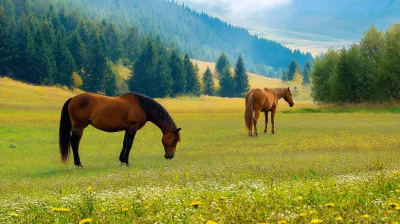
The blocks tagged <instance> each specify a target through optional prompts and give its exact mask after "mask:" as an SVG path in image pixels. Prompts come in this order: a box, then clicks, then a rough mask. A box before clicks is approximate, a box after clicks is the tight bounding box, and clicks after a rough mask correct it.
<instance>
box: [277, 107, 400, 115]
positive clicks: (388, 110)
mask: <svg viewBox="0 0 400 224" xmlns="http://www.w3.org/2000/svg"><path fill="white" fill-rule="evenodd" d="M283 113H285V114H294V113H300V114H306V113H394V114H399V113H400V108H385V109H358V108H330V109H313V108H302V109H294V110H285V111H283Z"/></svg>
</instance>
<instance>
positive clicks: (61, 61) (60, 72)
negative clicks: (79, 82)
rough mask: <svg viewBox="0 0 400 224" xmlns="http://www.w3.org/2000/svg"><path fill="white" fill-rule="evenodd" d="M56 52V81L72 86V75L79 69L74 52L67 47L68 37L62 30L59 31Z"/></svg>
mask: <svg viewBox="0 0 400 224" xmlns="http://www.w3.org/2000/svg"><path fill="white" fill-rule="evenodd" d="M54 54H55V60H56V66H57V76H56V83H59V84H61V85H65V86H70V84H71V75H72V73H73V72H74V71H76V70H77V69H76V66H75V60H74V57H72V54H71V52H70V51H69V49H68V47H67V44H66V38H65V36H64V35H63V33H62V32H60V31H59V32H58V33H57V38H56V46H55V51H54Z"/></svg>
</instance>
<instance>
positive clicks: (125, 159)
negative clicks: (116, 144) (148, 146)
mask: <svg viewBox="0 0 400 224" xmlns="http://www.w3.org/2000/svg"><path fill="white" fill-rule="evenodd" d="M136 131H137V130H136V129H134V128H131V129H129V130H126V131H125V137H124V143H123V146H122V150H121V154H120V155H119V161H121V165H126V166H129V152H130V151H131V148H132V145H133V140H134V139H135V135H136Z"/></svg>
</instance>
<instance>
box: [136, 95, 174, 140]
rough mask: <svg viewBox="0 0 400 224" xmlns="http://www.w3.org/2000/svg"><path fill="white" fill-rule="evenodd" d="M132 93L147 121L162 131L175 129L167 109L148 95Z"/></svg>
mask: <svg viewBox="0 0 400 224" xmlns="http://www.w3.org/2000/svg"><path fill="white" fill-rule="evenodd" d="M132 94H134V95H135V96H136V97H137V99H138V100H139V102H140V105H141V106H142V108H143V110H144V111H145V113H146V115H147V119H148V120H149V121H151V122H153V123H154V124H155V125H157V126H158V127H159V128H160V129H161V130H162V131H163V132H164V133H165V132H167V131H170V132H174V131H175V130H176V125H175V122H174V120H172V118H171V116H170V115H169V113H168V111H167V110H166V109H165V108H164V107H163V106H162V105H161V104H159V103H158V102H157V101H155V100H153V99H152V98H150V97H148V96H145V95H142V94H139V93H132Z"/></svg>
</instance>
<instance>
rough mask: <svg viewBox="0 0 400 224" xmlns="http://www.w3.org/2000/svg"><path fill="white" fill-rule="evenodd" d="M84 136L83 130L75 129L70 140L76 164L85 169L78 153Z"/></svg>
mask: <svg viewBox="0 0 400 224" xmlns="http://www.w3.org/2000/svg"><path fill="white" fill-rule="evenodd" d="M82 135H83V129H79V128H74V129H73V130H72V135H71V137H70V138H69V140H70V141H71V147H72V152H73V154H74V164H75V166H77V167H83V166H82V164H81V159H80V158H79V152H78V149H79V142H80V141H81V138H82Z"/></svg>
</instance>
